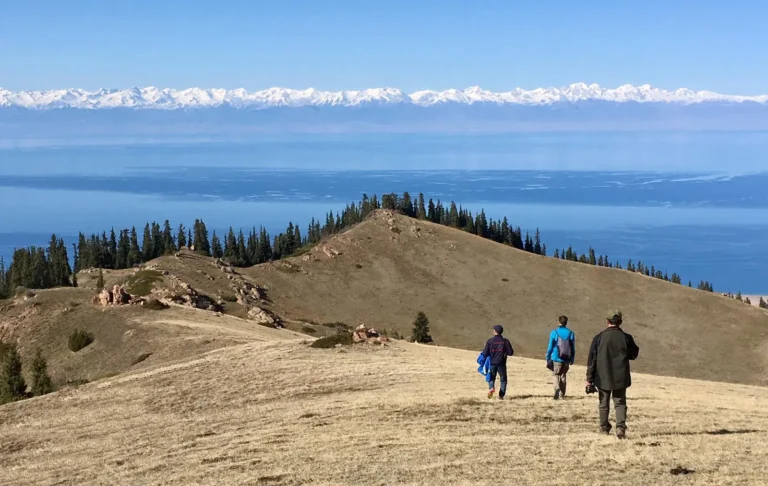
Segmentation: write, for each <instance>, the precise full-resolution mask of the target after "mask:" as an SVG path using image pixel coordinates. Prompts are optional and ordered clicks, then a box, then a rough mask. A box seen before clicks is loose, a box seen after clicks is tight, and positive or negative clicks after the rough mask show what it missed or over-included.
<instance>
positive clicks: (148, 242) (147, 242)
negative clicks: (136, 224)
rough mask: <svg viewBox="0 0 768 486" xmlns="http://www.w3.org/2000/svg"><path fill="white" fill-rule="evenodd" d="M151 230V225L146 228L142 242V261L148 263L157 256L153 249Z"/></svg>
mask: <svg viewBox="0 0 768 486" xmlns="http://www.w3.org/2000/svg"><path fill="white" fill-rule="evenodd" d="M151 231H152V230H151V228H150V226H149V223H147V224H146V226H144V238H143V239H142V240H141V259H142V261H145V262H148V261H150V260H152V258H153V255H154V254H155V252H154V250H153V249H152V232H151Z"/></svg>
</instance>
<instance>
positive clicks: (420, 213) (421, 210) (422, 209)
mask: <svg viewBox="0 0 768 486" xmlns="http://www.w3.org/2000/svg"><path fill="white" fill-rule="evenodd" d="M416 217H417V218H419V219H427V207H426V205H425V204H424V193H423V192H420V193H419V202H418V208H417V211H416Z"/></svg>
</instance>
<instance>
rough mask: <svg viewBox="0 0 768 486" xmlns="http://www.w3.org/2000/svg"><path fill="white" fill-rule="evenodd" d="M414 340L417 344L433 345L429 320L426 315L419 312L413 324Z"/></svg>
mask: <svg viewBox="0 0 768 486" xmlns="http://www.w3.org/2000/svg"><path fill="white" fill-rule="evenodd" d="M413 340H414V341H416V342H417V343H431V342H432V336H431V335H430V332H429V319H427V316H426V314H424V313H423V312H419V313H418V314H416V320H415V321H414V322H413Z"/></svg>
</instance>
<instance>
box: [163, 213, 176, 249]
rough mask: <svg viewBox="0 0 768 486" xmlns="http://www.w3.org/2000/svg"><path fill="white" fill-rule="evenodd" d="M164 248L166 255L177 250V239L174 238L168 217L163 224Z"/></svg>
mask: <svg viewBox="0 0 768 486" xmlns="http://www.w3.org/2000/svg"><path fill="white" fill-rule="evenodd" d="M163 249H164V250H165V251H164V253H165V254H166V255H169V254H171V253H175V252H176V241H175V240H174V239H173V230H171V223H170V222H169V221H168V220H167V219H166V220H165V223H164V224H163Z"/></svg>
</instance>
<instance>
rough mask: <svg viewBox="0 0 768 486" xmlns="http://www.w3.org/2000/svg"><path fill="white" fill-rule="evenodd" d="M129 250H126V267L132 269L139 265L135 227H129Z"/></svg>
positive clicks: (139, 253)
mask: <svg viewBox="0 0 768 486" xmlns="http://www.w3.org/2000/svg"><path fill="white" fill-rule="evenodd" d="M130 240H131V241H130V245H131V247H130V249H129V250H128V260H127V262H126V265H127V267H128V268H133V266H134V265H138V264H139V263H141V249H140V248H139V236H138V234H137V233H136V227H131V236H130Z"/></svg>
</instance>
